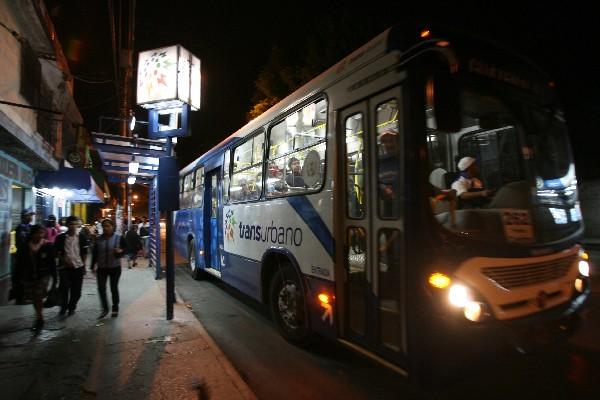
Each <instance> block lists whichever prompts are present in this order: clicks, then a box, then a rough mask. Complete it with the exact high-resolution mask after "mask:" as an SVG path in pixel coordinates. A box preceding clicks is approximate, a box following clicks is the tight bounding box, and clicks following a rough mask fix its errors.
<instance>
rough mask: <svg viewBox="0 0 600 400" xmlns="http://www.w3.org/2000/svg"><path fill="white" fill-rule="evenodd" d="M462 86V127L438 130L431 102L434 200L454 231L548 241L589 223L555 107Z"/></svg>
mask: <svg viewBox="0 0 600 400" xmlns="http://www.w3.org/2000/svg"><path fill="white" fill-rule="evenodd" d="M500 93H501V92H500V91H497V92H496V91H494V92H492V93H485V92H482V91H481V90H475V89H473V88H470V87H469V86H464V87H463V88H462V89H461V104H462V129H461V130H460V131H459V132H455V133H442V132H440V131H438V130H437V129H436V124H435V118H434V110H433V108H432V107H430V106H428V107H427V108H428V109H427V148H428V155H429V163H430V169H429V172H430V174H429V188H430V196H429V199H430V203H431V207H432V210H433V213H434V215H435V217H436V219H437V221H438V222H439V223H440V224H442V225H443V226H444V227H445V228H446V229H449V230H451V231H452V232H454V233H456V234H459V235H462V236H468V237H470V238H474V239H478V240H482V241H486V242H493V243H535V244H544V243H549V242H553V241H557V240H561V239H564V238H566V237H568V236H570V235H572V234H574V233H575V232H577V231H578V229H579V228H580V226H581V212H580V208H579V201H578V197H577V179H576V177H575V167H574V163H573V159H572V156H571V150H570V145H569V140H568V137H567V132H566V128H565V123H564V120H563V118H562V116H561V114H560V113H558V112H557V111H556V110H555V109H552V108H547V107H543V106H541V105H535V104H532V103H529V102H526V101H524V100H522V99H520V98H517V97H514V98H512V97H510V96H509V95H501V94H500Z"/></svg>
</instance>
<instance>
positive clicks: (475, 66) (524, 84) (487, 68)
mask: <svg viewBox="0 0 600 400" xmlns="http://www.w3.org/2000/svg"><path fill="white" fill-rule="evenodd" d="M468 70H469V72H472V73H475V74H478V75H483V76H485V77H487V78H491V79H494V80H497V81H501V82H504V83H508V84H509V85H512V86H515V87H518V88H520V89H524V90H528V91H530V92H534V93H540V92H541V88H540V86H539V84H536V83H533V82H531V81H530V80H528V79H526V78H523V77H522V76H519V75H517V74H515V73H514V72H511V71H508V70H506V69H503V68H500V67H498V66H496V65H494V64H492V63H489V62H485V61H482V60H480V59H477V58H471V59H470V60H469V62H468Z"/></svg>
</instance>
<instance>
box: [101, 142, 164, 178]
mask: <svg viewBox="0 0 600 400" xmlns="http://www.w3.org/2000/svg"><path fill="white" fill-rule="evenodd" d="M91 136H92V147H93V148H94V150H96V151H97V152H98V154H99V155H100V159H101V160H102V169H104V172H106V174H107V175H108V178H109V180H110V181H112V182H124V181H127V177H128V176H135V177H136V179H137V181H136V183H142V184H150V183H151V182H152V179H153V178H154V177H155V176H156V175H158V163H159V161H158V160H159V158H161V157H166V156H167V155H168V154H167V150H166V144H165V141H164V140H150V139H142V138H137V137H127V136H119V135H109V134H107V133H100V132H92V133H91ZM132 161H135V162H137V163H138V164H139V169H138V172H137V173H136V174H131V173H129V163H130V162H132Z"/></svg>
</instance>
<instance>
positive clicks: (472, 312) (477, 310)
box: [463, 301, 483, 322]
mask: <svg viewBox="0 0 600 400" xmlns="http://www.w3.org/2000/svg"><path fill="white" fill-rule="evenodd" d="M463 313H464V315H465V318H466V319H468V320H469V321H473V322H478V321H480V320H481V319H482V317H483V307H482V305H481V303H478V302H476V301H469V302H468V303H467V304H466V305H465V308H464V310H463Z"/></svg>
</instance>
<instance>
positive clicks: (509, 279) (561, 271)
mask: <svg viewBox="0 0 600 400" xmlns="http://www.w3.org/2000/svg"><path fill="white" fill-rule="evenodd" d="M576 257H577V256H576V255H573V256H570V257H565V258H559V259H556V260H550V261H545V262H541V263H536V264H524V265H507V266H501V267H483V268H482V269H481V272H482V273H483V274H484V275H485V276H486V277H487V278H489V279H491V280H492V281H494V282H495V283H496V284H498V285H500V286H502V287H503V288H505V289H512V288H516V287H520V286H527V285H534V284H537V283H543V282H547V281H551V280H554V279H558V278H561V277H563V276H565V275H566V274H567V272H568V271H569V266H570V265H571V264H572V263H573V262H574V261H575V258H576Z"/></svg>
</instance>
